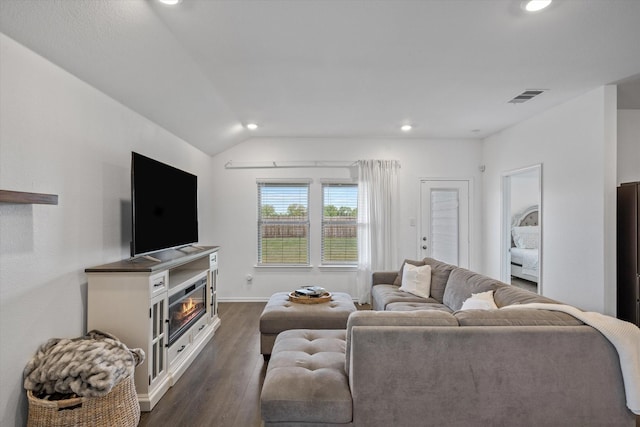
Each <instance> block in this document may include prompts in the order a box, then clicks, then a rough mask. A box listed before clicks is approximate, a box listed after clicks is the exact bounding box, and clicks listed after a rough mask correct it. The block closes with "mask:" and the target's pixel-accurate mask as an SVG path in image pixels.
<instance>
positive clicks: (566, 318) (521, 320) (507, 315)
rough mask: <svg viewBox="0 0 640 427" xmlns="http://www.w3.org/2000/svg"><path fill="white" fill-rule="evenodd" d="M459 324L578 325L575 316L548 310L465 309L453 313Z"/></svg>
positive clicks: (579, 323)
mask: <svg viewBox="0 0 640 427" xmlns="http://www.w3.org/2000/svg"><path fill="white" fill-rule="evenodd" d="M453 315H454V316H455V318H456V319H458V323H459V324H460V326H579V325H583V323H582V322H581V321H580V320H578V319H576V318H575V317H573V316H571V315H569V314H567V313H561V312H559V311H549V310H527V309H520V310H518V309H516V308H514V309H509V310H466V311H456V312H455V313H453Z"/></svg>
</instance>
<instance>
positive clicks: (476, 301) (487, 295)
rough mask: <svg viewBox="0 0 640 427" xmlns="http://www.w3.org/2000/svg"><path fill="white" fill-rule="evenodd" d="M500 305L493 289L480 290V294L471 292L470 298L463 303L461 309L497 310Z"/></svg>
mask: <svg viewBox="0 0 640 427" xmlns="http://www.w3.org/2000/svg"><path fill="white" fill-rule="evenodd" d="M497 309H498V306H497V305H496V303H495V301H494V300H493V291H487V292H480V293H478V294H471V297H470V298H467V299H466V300H465V301H464V302H463V303H462V308H460V310H497Z"/></svg>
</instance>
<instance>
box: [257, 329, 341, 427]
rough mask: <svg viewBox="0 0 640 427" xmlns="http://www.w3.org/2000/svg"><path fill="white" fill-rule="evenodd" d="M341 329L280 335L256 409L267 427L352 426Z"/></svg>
mask: <svg viewBox="0 0 640 427" xmlns="http://www.w3.org/2000/svg"><path fill="white" fill-rule="evenodd" d="M345 338H346V331H345V330H310V329H298V330H290V331H285V332H282V333H281V334H280V335H278V338H277V339H276V341H275V344H274V346H273V354H272V355H271V360H270V362H269V366H268V368H267V373H266V375H265V379H264V384H263V386H262V393H261V395H260V411H261V414H262V419H263V421H264V425H265V427H267V426H283V425H286V426H290V425H298V423H301V424H304V425H309V426H316V425H325V424H344V425H347V426H349V425H352V424H351V420H352V418H353V413H352V400H351V391H350V389H349V379H348V377H347V374H346V372H345V347H346V343H345Z"/></svg>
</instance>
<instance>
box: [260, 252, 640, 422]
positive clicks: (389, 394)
mask: <svg viewBox="0 0 640 427" xmlns="http://www.w3.org/2000/svg"><path fill="white" fill-rule="evenodd" d="M407 262H411V263H413V264H428V265H430V266H431V270H432V274H431V290H430V297H429V298H422V297H417V296H415V295H412V294H409V293H406V292H403V291H401V290H400V289H399V286H400V281H401V278H402V271H400V272H378V273H374V274H373V277H372V291H371V294H372V307H373V310H367V311H357V312H354V313H352V314H351V315H350V316H349V319H348V322H347V329H346V330H342V331H341V330H289V331H286V332H283V333H281V334H280V335H278V338H277V339H276V342H275V345H274V348H273V352H272V355H271V360H270V362H269V366H268V368H267V373H266V376H265V381H264V385H263V389H262V394H261V412H262V417H263V420H264V424H265V426H287V427H291V426H306V427H311V426H327V425H344V426H363V427H376V426H380V427H388V426H401V427H405V426H406V427H410V426H629V427H633V426H635V425H636V424H635V423H636V417H635V415H634V414H633V413H632V412H631V411H630V410H629V409H628V408H627V407H626V404H625V388H624V383H623V378H622V374H621V369H620V361H619V357H618V353H617V351H616V349H615V348H614V347H613V345H612V344H611V343H610V342H609V341H608V340H607V339H606V338H605V337H604V336H603V335H602V334H601V333H599V332H598V331H596V330H595V329H593V328H592V327H590V326H587V325H585V324H583V323H582V322H581V321H579V320H577V319H576V318H574V317H572V316H570V315H568V314H565V313H561V312H556V311H547V310H527V309H518V308H512V309H505V310H501V309H496V310H460V309H461V308H462V305H463V303H464V301H465V300H466V299H467V298H469V297H470V296H471V295H472V294H474V293H480V292H485V291H489V290H493V291H494V293H493V298H494V300H495V304H496V305H497V307H499V308H500V307H504V306H507V305H513V304H524V303H529V302H545V303H556V302H555V301H553V300H550V299H548V298H545V297H542V296H540V295H537V294H534V293H531V292H528V291H525V290H522V289H519V288H516V287H513V286H511V285H507V284H504V283H501V282H499V281H497V280H494V279H491V278H489V277H486V276H483V275H480V274H477V273H474V272H472V271H469V270H465V269H462V268H457V267H455V266H452V265H448V264H445V263H442V262H439V261H436V260H433V259H430V258H425V259H424V260H422V261H407ZM403 265H404V264H403Z"/></svg>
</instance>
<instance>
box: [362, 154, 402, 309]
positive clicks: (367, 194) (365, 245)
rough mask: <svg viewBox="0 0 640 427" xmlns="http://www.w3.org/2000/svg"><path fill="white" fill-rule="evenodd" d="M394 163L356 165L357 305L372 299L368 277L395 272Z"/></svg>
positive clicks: (396, 187) (396, 198)
mask: <svg viewBox="0 0 640 427" xmlns="http://www.w3.org/2000/svg"><path fill="white" fill-rule="evenodd" d="M399 167H400V166H399V164H398V162H397V161H395V160H359V161H358V277H357V281H356V284H357V288H358V289H357V291H358V300H359V302H360V303H368V302H369V300H370V296H371V273H372V272H374V271H389V270H397V269H398V267H399V266H398V265H396V264H397V223H398V215H397V209H398V169H399Z"/></svg>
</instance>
